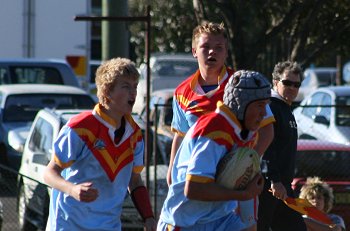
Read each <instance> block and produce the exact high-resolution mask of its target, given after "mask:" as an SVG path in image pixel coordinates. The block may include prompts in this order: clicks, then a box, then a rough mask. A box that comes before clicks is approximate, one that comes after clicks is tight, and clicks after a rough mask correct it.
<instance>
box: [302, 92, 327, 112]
mask: <svg viewBox="0 0 350 231" xmlns="http://www.w3.org/2000/svg"><path fill="white" fill-rule="evenodd" d="M322 97H323V93H320V92H318V93H315V94H313V95H312V96H311V97H310V98H309V100H308V101H307V102H306V104H305V106H304V108H303V111H302V113H303V114H304V115H305V116H307V117H310V118H312V117H313V116H314V115H316V114H317V113H318V111H319V110H320V107H318V105H320V104H321V101H322Z"/></svg>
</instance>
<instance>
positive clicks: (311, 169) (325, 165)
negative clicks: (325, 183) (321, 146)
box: [295, 150, 350, 179]
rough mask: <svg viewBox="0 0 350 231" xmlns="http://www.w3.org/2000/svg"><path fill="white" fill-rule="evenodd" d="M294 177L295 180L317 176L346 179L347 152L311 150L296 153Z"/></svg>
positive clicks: (347, 166)
mask: <svg viewBox="0 0 350 231" xmlns="http://www.w3.org/2000/svg"><path fill="white" fill-rule="evenodd" d="M295 166H296V170H295V176H296V177H297V178H301V177H308V176H319V177H321V178H324V179H331V178H333V179H342V178H343V179H348V178H349V166H350V152H349V151H333V150H329V151H328V150H327V151H324V150H312V151H298V152H297V157H296V165H295Z"/></svg>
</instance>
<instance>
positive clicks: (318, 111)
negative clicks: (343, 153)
mask: <svg viewBox="0 0 350 231" xmlns="http://www.w3.org/2000/svg"><path fill="white" fill-rule="evenodd" d="M294 116H295V119H296V122H297V125H298V136H299V138H303V139H316V140H326V141H333V142H336V143H343V144H350V86H334V87H324V88H319V89H317V90H315V91H314V92H313V93H311V94H310V95H309V96H307V97H306V98H305V99H304V100H303V101H302V102H301V104H300V106H299V107H297V108H296V109H295V110H294Z"/></svg>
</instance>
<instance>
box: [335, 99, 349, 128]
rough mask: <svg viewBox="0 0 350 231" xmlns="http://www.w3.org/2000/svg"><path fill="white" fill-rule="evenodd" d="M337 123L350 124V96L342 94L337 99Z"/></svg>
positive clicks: (341, 124)
mask: <svg viewBox="0 0 350 231" xmlns="http://www.w3.org/2000/svg"><path fill="white" fill-rule="evenodd" d="M336 105H337V107H336V110H335V114H336V124H337V125H340V126H350V96H342V97H338V98H337V99H336Z"/></svg>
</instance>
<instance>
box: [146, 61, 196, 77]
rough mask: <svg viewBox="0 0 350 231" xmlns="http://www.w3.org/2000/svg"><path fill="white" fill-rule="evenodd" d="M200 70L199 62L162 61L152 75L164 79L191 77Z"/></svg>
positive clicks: (157, 64)
mask: <svg viewBox="0 0 350 231" xmlns="http://www.w3.org/2000/svg"><path fill="white" fill-rule="evenodd" d="M197 69H198V64H197V61H196V60H194V61H184V60H161V61H158V62H157V63H156V64H155V66H154V68H153V69H152V74H155V75H157V76H163V77H183V76H190V75H192V74H193V73H194V72H195V71H196V70H197Z"/></svg>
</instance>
